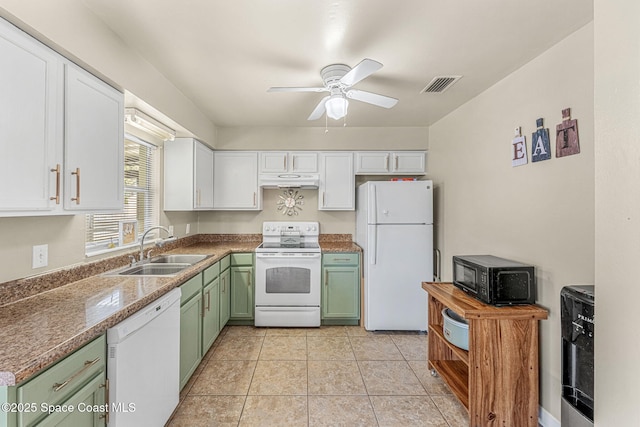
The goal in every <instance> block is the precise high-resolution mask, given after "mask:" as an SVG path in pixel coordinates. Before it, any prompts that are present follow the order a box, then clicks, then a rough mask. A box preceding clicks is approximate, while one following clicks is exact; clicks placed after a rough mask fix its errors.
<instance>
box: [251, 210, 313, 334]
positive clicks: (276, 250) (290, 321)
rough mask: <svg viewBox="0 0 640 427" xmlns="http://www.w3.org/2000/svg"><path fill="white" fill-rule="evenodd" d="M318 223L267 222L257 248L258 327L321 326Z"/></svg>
mask: <svg viewBox="0 0 640 427" xmlns="http://www.w3.org/2000/svg"><path fill="white" fill-rule="evenodd" d="M319 235H320V225H319V223H317V222H297V221H292V222H265V223H264V224H263V226H262V243H261V244H260V246H258V247H257V248H256V280H255V304H256V307H255V325H256V326H278V327H317V326H320V281H321V251H320V245H319V244H318V236H319Z"/></svg>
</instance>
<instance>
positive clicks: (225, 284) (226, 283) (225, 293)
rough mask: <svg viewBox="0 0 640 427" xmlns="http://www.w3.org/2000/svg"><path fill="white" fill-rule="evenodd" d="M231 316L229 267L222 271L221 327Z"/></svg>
mask: <svg viewBox="0 0 640 427" xmlns="http://www.w3.org/2000/svg"><path fill="white" fill-rule="evenodd" d="M230 317H231V269H230V268H227V269H226V270H224V271H223V272H222V273H220V329H222V328H224V326H225V325H226V324H227V322H228V321H229V318H230Z"/></svg>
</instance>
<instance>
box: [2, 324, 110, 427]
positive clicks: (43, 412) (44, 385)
mask: <svg viewBox="0 0 640 427" xmlns="http://www.w3.org/2000/svg"><path fill="white" fill-rule="evenodd" d="M106 356H107V341H106V337H105V336H104V335H102V336H100V337H98V338H96V339H95V340H93V341H91V342H90V343H88V344H86V345H85V346H83V347H82V348H80V349H78V350H76V351H75V352H74V353H72V354H70V355H69V356H67V357H65V358H63V359H62V360H60V361H58V362H57V363H55V364H54V365H53V366H51V367H49V368H47V369H45V370H44V371H42V372H40V373H39V374H37V375H36V376H34V377H32V378H30V379H29V380H27V381H24V382H23V383H20V384H18V385H16V386H12V387H6V388H3V390H2V391H1V392H0V401H1V402H2V403H5V402H8V403H13V404H15V405H16V409H18V408H22V410H20V411H16V412H8V411H3V415H4V416H3V417H0V426H8V427H14V426H17V427H30V426H36V425H37V426H74V427H75V426H78V427H97V426H105V425H106V422H107V418H106V417H107V413H108V412H107V408H106V399H107V398H106V387H107V374H106V365H107V364H106ZM65 408H66V410H65Z"/></svg>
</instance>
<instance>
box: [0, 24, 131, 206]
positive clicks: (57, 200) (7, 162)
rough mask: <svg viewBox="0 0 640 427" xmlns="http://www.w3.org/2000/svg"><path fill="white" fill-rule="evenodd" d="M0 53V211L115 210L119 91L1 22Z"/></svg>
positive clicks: (120, 147)
mask: <svg viewBox="0 0 640 427" xmlns="http://www.w3.org/2000/svg"><path fill="white" fill-rule="evenodd" d="M0 55H2V58H3V66H2V67H0V93H2V96H0V123H1V125H0V151H1V152H2V156H0V157H1V158H0V179H1V180H2V181H1V182H3V183H5V185H3V186H2V188H1V189H0V216H31V215H52V214H53V215H56V214H65V213H67V214H68V213H79V212H97V211H113V210H121V209H122V207H123V191H124V181H123V168H124V166H123V161H124V160H123V159H124V157H123V155H124V141H123V138H124V123H123V111H124V110H123V104H124V97H123V95H122V93H120V92H118V91H117V90H115V89H113V88H112V87H110V86H108V85H107V84H105V83H104V82H102V81H101V80H99V79H97V78H96V77H94V76H92V75H91V74H88V73H86V72H85V71H83V70H81V69H79V68H77V67H76V66H75V65H73V64H71V63H69V61H67V60H66V59H65V58H63V57H61V56H60V55H58V54H57V53H55V52H54V51H52V50H51V49H49V48H48V47H46V46H44V45H43V44H41V43H40V42H38V41H36V40H35V39H33V38H32V37H30V36H29V35H27V34H26V33H24V32H22V31H20V30H19V29H17V28H15V27H14V26H12V25H11V24H9V23H7V22H6V21H4V20H2V19H0ZM8 183H10V184H11V185H6V184H8Z"/></svg>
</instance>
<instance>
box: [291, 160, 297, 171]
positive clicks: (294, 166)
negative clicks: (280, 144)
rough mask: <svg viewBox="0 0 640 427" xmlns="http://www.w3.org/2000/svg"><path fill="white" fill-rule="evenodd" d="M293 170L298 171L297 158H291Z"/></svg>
mask: <svg viewBox="0 0 640 427" xmlns="http://www.w3.org/2000/svg"><path fill="white" fill-rule="evenodd" d="M291 170H292V171H295V170H296V156H293V157H291Z"/></svg>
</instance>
